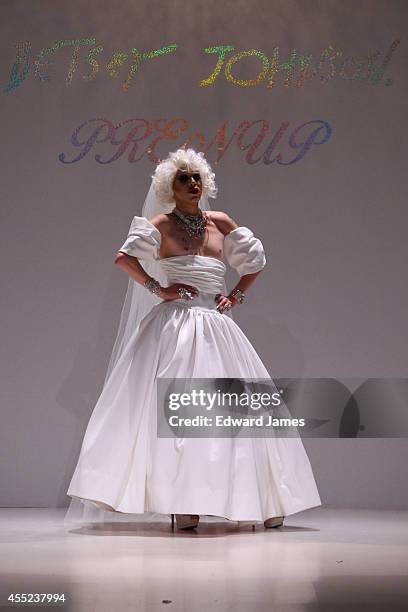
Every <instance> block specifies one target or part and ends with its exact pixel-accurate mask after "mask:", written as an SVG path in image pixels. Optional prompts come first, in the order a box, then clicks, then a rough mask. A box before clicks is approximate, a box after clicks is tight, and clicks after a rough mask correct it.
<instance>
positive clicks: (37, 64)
mask: <svg viewBox="0 0 408 612" xmlns="http://www.w3.org/2000/svg"><path fill="white" fill-rule="evenodd" d="M399 43H400V40H399V39H396V40H394V41H393V42H392V43H391V45H390V46H389V48H388V49H387V51H386V52H385V53H383V54H381V52H380V51H379V50H377V49H376V50H374V51H370V52H369V53H367V55H365V56H362V57H356V58H355V57H344V56H343V51H342V50H341V49H336V48H334V47H333V46H332V45H328V46H327V47H326V48H325V49H324V50H323V51H322V53H321V54H320V58H319V59H318V60H317V61H316V62H314V60H313V56H312V55H304V54H303V53H299V52H298V51H297V50H296V49H292V51H291V53H290V55H289V59H288V60H286V61H285V60H283V61H282V58H281V54H280V51H279V47H274V49H273V50H272V53H271V55H270V58H269V57H268V56H267V55H266V53H264V52H263V51H260V50H258V49H249V50H244V51H238V52H237V51H236V49H235V47H234V46H233V45H218V46H214V47H206V48H205V49H204V50H203V51H204V53H206V54H209V55H211V56H213V58H214V62H215V65H214V62H213V67H212V70H211V72H210V74H209V75H206V76H205V75H203V76H202V78H201V79H199V80H198V84H199V85H200V86H201V87H209V86H215V85H216V83H217V81H219V80H220V78H222V77H221V75H223V76H224V77H225V79H226V80H227V82H228V83H231V85H234V86H237V87H254V86H257V85H260V84H261V83H264V84H265V86H266V87H267V88H269V89H271V88H273V87H275V86H276V84H277V82H278V81H277V76H278V74H279V73H284V74H285V77H284V79H283V85H284V87H301V86H302V85H304V84H305V83H306V82H307V81H310V80H312V79H315V80H316V79H318V80H319V81H320V82H321V83H327V82H328V81H330V80H331V79H333V78H334V77H335V76H338V77H340V78H342V79H347V80H359V81H366V82H368V83H370V84H372V85H378V84H379V83H380V82H381V81H382V79H383V77H384V73H385V70H386V68H387V66H388V64H389V63H390V61H391V58H392V55H393V53H394V51H395V49H396V47H397V46H398V45H399ZM67 47H68V48H70V49H71V57H70V59H69V64H68V71H67V73H66V76H65V83H66V85H70V84H71V83H72V80H73V78H74V73H75V72H76V71H77V69H78V66H81V65H82V67H84V68H85V69H87V70H88V73H87V74H83V75H81V76H77V78H80V79H82V80H83V81H84V82H90V81H93V80H94V79H95V78H96V77H97V75H98V73H99V77H100V75H101V73H103V72H105V74H107V75H108V76H109V77H112V78H118V77H119V76H120V74H121V73H122V74H123V75H125V78H124V80H122V82H121V89H122V90H123V91H128V90H129V89H130V87H131V85H132V84H133V81H134V77H135V75H136V73H137V72H138V71H139V68H140V67H141V65H142V63H143V64H146V63H147V64H146V66H147V67H148V60H151V59H154V58H158V57H162V58H164V57H165V56H167V55H170V56H172V58H171V59H170V58H166V63H165V64H164V66H163V67H164V69H165V70H169V68H170V66H171V64H170V63H169V62H170V61H172V62H173V63H174V62H175V61H176V55H177V53H176V52H177V49H178V45H177V44H176V43H173V44H170V45H167V46H165V47H161V48H159V49H154V50H152V51H140V50H139V49H135V48H133V49H131V50H130V51H122V50H119V51H114V52H113V53H112V54H110V55H109V58H108V59H107V60H105V61H104V62H103V63H102V57H101V54H102V53H103V51H104V48H103V46H102V45H100V44H98V43H97V42H96V38H77V39H74V38H72V39H66V40H57V41H56V42H55V43H54V44H53V45H52V46H51V47H44V48H43V49H41V50H40V51H39V52H38V53H37V54H36V55H34V57H33V59H31V55H32V52H31V42H30V41H28V40H25V41H18V42H17V43H16V44H15V48H16V51H17V55H16V59H15V62H14V64H13V66H12V67H11V70H10V76H9V81H8V83H7V85H6V86H5V87H4V88H3V92H4V93H10V92H11V91H13V90H15V89H17V88H18V87H21V85H22V84H23V82H24V81H25V80H26V78H27V76H28V74H29V72H30V68H31V65H33V67H34V68H33V73H34V78H36V79H39V80H40V81H41V82H47V83H50V82H51V81H52V78H51V76H50V74H49V73H47V70H50V68H51V66H52V65H53V64H54V63H57V64H58V66H61V68H62V67H63V66H64V63H65V65H66V53H64V52H63V51H62V50H64V49H65V48H67ZM50 57H53V58H54V59H55V60H56V61H55V62H53V61H52V60H51V59H50ZM249 57H253V58H257V60H258V62H257V63H258V64H260V67H261V69H260V71H259V68H258V67H257V66H256V65H255V68H254V70H253V71H254V77H253V78H251V79H240V78H237V77H236V76H234V70H235V69H236V68H237V65H238V63H240V62H242V61H245V60H246V58H249ZM98 60H99V61H98ZM162 61H164V60H162ZM102 66H103V67H102ZM101 67H102V69H101ZM384 83H385V85H387V86H390V85H391V84H392V80H391V79H390V78H388V79H386V80H385V81H384Z"/></svg>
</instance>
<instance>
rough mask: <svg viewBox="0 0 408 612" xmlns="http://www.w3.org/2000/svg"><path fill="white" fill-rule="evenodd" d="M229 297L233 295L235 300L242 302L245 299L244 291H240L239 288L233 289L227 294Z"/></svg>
mask: <svg viewBox="0 0 408 612" xmlns="http://www.w3.org/2000/svg"><path fill="white" fill-rule="evenodd" d="M229 297H233V298H235V299H236V300H237V302H239V303H240V304H242V302H243V301H244V299H245V293H244V292H243V291H241V289H234V290H233V291H231V293H230V294H229Z"/></svg>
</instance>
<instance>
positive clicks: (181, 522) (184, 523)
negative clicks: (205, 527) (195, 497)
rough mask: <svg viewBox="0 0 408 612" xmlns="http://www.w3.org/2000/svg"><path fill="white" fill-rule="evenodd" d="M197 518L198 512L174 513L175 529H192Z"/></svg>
mask: <svg viewBox="0 0 408 612" xmlns="http://www.w3.org/2000/svg"><path fill="white" fill-rule="evenodd" d="M199 520H200V516H199V515H198V514H176V523H177V529H193V528H194V527H197V525H198V522H199Z"/></svg>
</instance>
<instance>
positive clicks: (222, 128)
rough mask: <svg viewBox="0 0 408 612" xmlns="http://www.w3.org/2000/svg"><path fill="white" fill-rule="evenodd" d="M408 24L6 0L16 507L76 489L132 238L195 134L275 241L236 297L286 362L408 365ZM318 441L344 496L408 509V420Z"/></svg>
mask: <svg viewBox="0 0 408 612" xmlns="http://www.w3.org/2000/svg"><path fill="white" fill-rule="evenodd" d="M407 26H408V4H407V3H406V2H404V1H400V2H399V1H395V0H384V1H378V0H357V1H354V0H353V1H351V0H342V1H339V0H338V1H335V0H326V1H317V0H302V1H300V0H298V1H296V0H285V1H277V0H272V1H271V0H264V1H263V0H255V1H247V2H243V1H240V0H238V1H237V0H235V1H225V2H216V1H214V0H208V1H195V0H190V1H189V2H185V1H181V0H167V1H164V0H163V1H157V0H154V1H152V0H138V1H137V2H136V1H134V2H131V1H123V0H121V1H118V2H115V3H112V2H111V3H108V2H102V1H98V2H97V1H96V0H87V2H85V1H76V2H75V1H74V2H70V3H62V2H55V1H53V0H35V1H32V2H27V1H24V0H12V1H11V0H2V1H1V2H0V29H1V39H0V40H1V43H0V44H1V54H0V74H1V78H2V91H1V92H0V101H1V119H2V139H1V145H0V155H1V202H2V203H1V241H0V249H1V257H0V265H1V268H2V270H1V272H2V300H1V328H2V342H1V344H0V350H1V355H0V357H1V375H2V378H1V389H0V393H1V396H0V400H1V410H2V423H1V439H0V453H1V461H0V470H1V472H0V479H1V480H0V484H1V493H0V504H1V505H3V506H54V505H64V504H66V503H67V502H68V498H67V497H66V496H65V491H66V489H67V486H68V484H69V479H70V477H71V475H72V471H73V468H74V466H75V462H76V459H77V456H78V452H79V448H80V445H81V441H82V436H83V433H84V430H85V427H86V425H87V422H88V420H89V417H90V414H91V412H92V409H93V407H94V405H95V403H96V400H97V398H98V395H99V393H100V390H101V385H102V382H103V379H104V375H105V370H106V367H107V363H108V359H109V355H110V351H111V348H112V344H113V341H114V338H115V335H116V330H117V324H118V321H119V315H120V307H121V304H122V302H123V298H124V293H125V290H126V285H127V277H126V275H125V274H124V273H123V272H122V271H120V270H119V269H118V268H116V267H115V266H114V264H113V260H114V256H115V253H116V251H117V249H118V248H119V247H120V245H121V244H122V243H123V241H124V239H125V237H126V234H127V230H128V227H129V224H130V221H131V218H132V217H133V215H135V214H140V213H141V206H142V204H143V200H144V197H145V195H146V192H147V190H148V187H149V184H150V175H151V174H152V172H153V171H154V165H155V161H156V160H157V159H159V158H160V159H161V158H163V157H165V156H166V155H167V154H168V152H169V151H172V150H175V149H176V148H177V147H178V146H181V145H182V144H183V143H184V142H185V141H187V140H189V139H190V140H189V142H190V143H191V145H192V146H194V147H195V148H196V149H198V150H203V151H205V152H206V155H207V158H208V160H209V162H210V163H211V164H212V166H213V169H214V171H215V172H216V180H217V184H218V186H219V196H218V199H217V200H216V201H215V202H214V203H213V208H214V209H220V210H225V211H226V212H228V213H229V214H230V215H231V216H232V217H233V218H234V219H235V220H236V221H237V222H238V223H239V224H241V225H248V226H249V227H251V228H252V229H253V231H254V232H255V234H256V235H258V236H259V237H260V238H261V240H262V242H263V243H264V246H265V249H266V255H267V260H268V266H267V267H266V268H265V270H264V272H263V273H262V274H261V275H260V277H259V278H258V279H257V282H256V284H255V285H254V286H253V288H251V290H250V292H249V293H248V299H247V301H246V303H245V306H243V307H242V308H239V309H238V308H236V309H234V311H233V315H234V317H235V319H236V320H237V322H238V323H239V324H240V325H241V326H242V328H243V330H244V332H245V333H246V334H247V335H248V337H249V338H250V339H251V341H252V342H253V344H254V346H255V348H256V350H257V351H258V353H259V354H260V356H261V358H262V360H263V361H264V363H265V365H266V367H267V368H268V370H269V371H270V372H271V374H272V375H273V376H274V377H333V378H336V379H338V378H341V377H362V378H369V377H405V376H407V370H408V367H407V358H408V348H407V347H408V332H407V325H406V312H407V311H408V289H407V284H406V282H405V280H404V279H405V276H406V270H405V268H406V261H407V241H406V231H407V191H408V189H407V185H408V183H407V180H406V167H405V166H406V151H405V144H406V136H407V119H406V98H407V93H408V92H407V89H408V88H407V73H406V65H407V44H406V42H407V41H406V31H407ZM217 61H218V67H217ZM194 134H195V136H194ZM228 279H229V284H230V286H231V283H233V282H234V283H235V280H236V277H235V275H234V273H233V272H229V276H228ZM305 446H306V448H307V451H308V453H309V456H310V459H311V461H312V464H313V468H314V471H315V475H316V478H317V481H318V484H319V488H320V492H321V496H322V499H323V501H324V503H325V504H327V505H337V506H346V505H347V506H354V507H387V508H406V507H407V504H408V489H407V488H406V487H405V486H404V482H403V475H402V473H403V467H404V466H405V465H406V463H407V461H408V447H407V443H406V439H404V438H400V439H365V440H362V439H330V440H318V439H307V440H305Z"/></svg>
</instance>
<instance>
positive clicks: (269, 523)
mask: <svg viewBox="0 0 408 612" xmlns="http://www.w3.org/2000/svg"><path fill="white" fill-rule="evenodd" d="M284 519H285V517H284V516H272V517H271V518H268V519H266V521H264V527H266V529H270V528H271V527H282V525H283V521H284Z"/></svg>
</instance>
